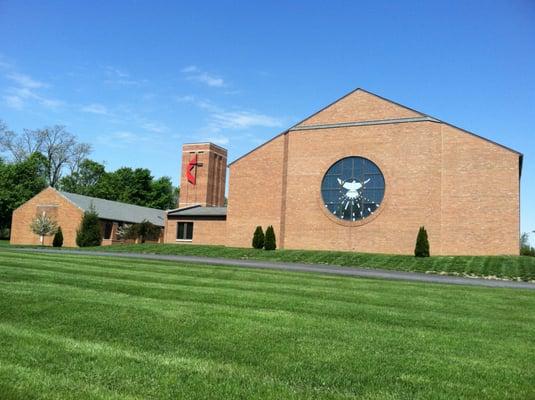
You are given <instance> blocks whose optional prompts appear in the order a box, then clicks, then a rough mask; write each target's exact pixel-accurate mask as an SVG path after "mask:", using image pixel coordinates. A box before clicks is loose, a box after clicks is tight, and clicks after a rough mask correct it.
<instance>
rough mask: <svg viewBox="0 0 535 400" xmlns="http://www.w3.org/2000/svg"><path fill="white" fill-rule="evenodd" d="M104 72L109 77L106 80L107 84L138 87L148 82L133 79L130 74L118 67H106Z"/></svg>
mask: <svg viewBox="0 0 535 400" xmlns="http://www.w3.org/2000/svg"><path fill="white" fill-rule="evenodd" d="M104 71H105V74H106V76H107V78H106V79H105V80H104V82H105V83H110V84H114V85H123V86H138V85H142V84H144V83H146V82H147V80H146V79H142V80H137V79H133V78H131V76H130V74H129V73H128V72H126V71H124V70H121V69H119V68H116V67H112V66H107V67H105V69H104Z"/></svg>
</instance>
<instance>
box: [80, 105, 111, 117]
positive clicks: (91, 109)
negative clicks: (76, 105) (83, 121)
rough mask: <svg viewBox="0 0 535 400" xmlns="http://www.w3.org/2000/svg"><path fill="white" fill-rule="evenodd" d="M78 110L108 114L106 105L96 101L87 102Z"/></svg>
mask: <svg viewBox="0 0 535 400" xmlns="http://www.w3.org/2000/svg"><path fill="white" fill-rule="evenodd" d="M80 110H81V111H83V112H86V113H91V114H99V115H108V114H109V112H108V109H107V108H106V106H104V105H102V104H98V103H92V104H88V105H86V106H83V107H82V108H81V109H80Z"/></svg>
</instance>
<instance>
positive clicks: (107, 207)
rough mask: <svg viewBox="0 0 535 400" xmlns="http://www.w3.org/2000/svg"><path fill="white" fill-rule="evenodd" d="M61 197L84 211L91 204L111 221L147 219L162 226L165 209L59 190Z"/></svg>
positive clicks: (102, 216)
mask: <svg viewBox="0 0 535 400" xmlns="http://www.w3.org/2000/svg"><path fill="white" fill-rule="evenodd" d="M59 193H60V194H61V195H62V196H63V197H65V198H66V199H67V200H69V201H70V202H71V203H73V204H74V205H76V206H77V207H79V208H81V209H82V210H84V211H89V209H90V208H91V205H92V206H93V207H94V208H95V211H96V212H97V213H98V216H99V217H100V218H102V219H109V220H113V221H120V222H128V223H139V222H141V221H143V220H147V221H149V222H150V223H152V224H154V225H157V226H162V227H163V226H164V220H165V211H163V210H158V209H155V208H149V207H141V206H135V205H133V204H127V203H121V202H118V201H111V200H104V199H99V198H98V197H89V196H83V195H81V194H75V193H68V192H59Z"/></svg>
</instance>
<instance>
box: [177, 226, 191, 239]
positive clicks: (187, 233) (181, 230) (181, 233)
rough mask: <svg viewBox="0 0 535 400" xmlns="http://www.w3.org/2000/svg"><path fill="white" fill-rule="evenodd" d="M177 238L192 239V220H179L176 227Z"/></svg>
mask: <svg viewBox="0 0 535 400" xmlns="http://www.w3.org/2000/svg"><path fill="white" fill-rule="evenodd" d="M176 239H177V240H192V239H193V222H179V223H177V229H176Z"/></svg>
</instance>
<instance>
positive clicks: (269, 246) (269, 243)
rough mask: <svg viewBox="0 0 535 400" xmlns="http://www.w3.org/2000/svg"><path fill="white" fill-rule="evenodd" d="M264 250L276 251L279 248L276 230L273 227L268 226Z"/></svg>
mask: <svg viewBox="0 0 535 400" xmlns="http://www.w3.org/2000/svg"><path fill="white" fill-rule="evenodd" d="M264 248H265V249H266V250H275V249H276V248H277V241H276V239H275V230H274V229H273V226H271V225H270V226H268V228H267V229H266V236H265V241H264Z"/></svg>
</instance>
